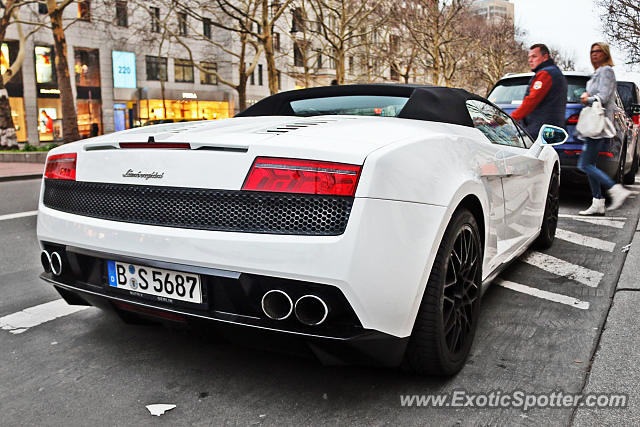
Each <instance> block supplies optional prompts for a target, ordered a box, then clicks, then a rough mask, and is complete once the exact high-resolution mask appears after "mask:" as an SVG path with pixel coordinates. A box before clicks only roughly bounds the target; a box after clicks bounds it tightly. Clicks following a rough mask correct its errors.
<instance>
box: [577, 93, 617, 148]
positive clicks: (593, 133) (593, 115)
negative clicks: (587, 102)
mask: <svg viewBox="0 0 640 427" xmlns="http://www.w3.org/2000/svg"><path fill="white" fill-rule="evenodd" d="M576 130H577V131H578V132H579V133H580V135H582V136H585V137H587V138H611V137H613V136H614V135H615V133H616V131H615V127H614V126H613V123H611V120H609V118H608V117H607V116H606V115H605V110H604V107H603V106H602V102H600V98H598V97H597V96H596V100H595V101H593V104H591V106H587V107H584V108H583V109H582V111H580V117H579V118H578V124H577V125H576Z"/></svg>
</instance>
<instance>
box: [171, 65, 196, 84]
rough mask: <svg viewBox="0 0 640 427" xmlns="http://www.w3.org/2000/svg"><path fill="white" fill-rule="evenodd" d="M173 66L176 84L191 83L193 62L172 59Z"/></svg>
mask: <svg viewBox="0 0 640 427" xmlns="http://www.w3.org/2000/svg"><path fill="white" fill-rule="evenodd" d="M173 64H174V71H175V81H176V82H190V83H193V62H191V61H189V60H188V59H174V60H173Z"/></svg>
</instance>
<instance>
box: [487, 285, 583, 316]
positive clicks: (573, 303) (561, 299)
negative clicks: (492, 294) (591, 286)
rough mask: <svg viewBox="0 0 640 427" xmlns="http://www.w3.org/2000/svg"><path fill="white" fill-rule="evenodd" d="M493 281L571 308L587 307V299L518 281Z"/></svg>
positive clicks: (581, 308)
mask: <svg viewBox="0 0 640 427" xmlns="http://www.w3.org/2000/svg"><path fill="white" fill-rule="evenodd" d="M494 283H495V284H496V285H498V286H502V287H504V288H507V289H511V290H513V291H516V292H520V293H523V294H527V295H531V296H534V297H537V298H542V299H546V300H548V301H553V302H557V303H560V304H565V305H568V306H570V307H573V308H578V309H580V310H588V309H589V302H588V301H580V300H579V299H576V298H573V297H570V296H567V295H562V294H556V293H554V292H548V291H543V290H541V289H537V288H532V287H530V286H525V285H521V284H520V283H515V282H510V281H508V280H502V279H496V280H495V282H494Z"/></svg>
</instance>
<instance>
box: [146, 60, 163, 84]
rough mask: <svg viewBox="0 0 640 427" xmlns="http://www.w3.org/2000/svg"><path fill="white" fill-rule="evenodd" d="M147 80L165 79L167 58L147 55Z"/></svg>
mask: <svg viewBox="0 0 640 427" xmlns="http://www.w3.org/2000/svg"><path fill="white" fill-rule="evenodd" d="M146 63H147V80H162V81H164V82H166V81H167V58H163V57H161V56H147V57H146Z"/></svg>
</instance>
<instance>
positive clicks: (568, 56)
mask: <svg viewBox="0 0 640 427" xmlns="http://www.w3.org/2000/svg"><path fill="white" fill-rule="evenodd" d="M549 54H550V56H551V58H553V61H554V62H555V63H556V65H557V66H558V67H559V68H560V69H561V70H563V71H575V70H576V59H575V55H574V53H573V52H569V51H567V50H565V49H561V48H556V47H553V46H549Z"/></svg>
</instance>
